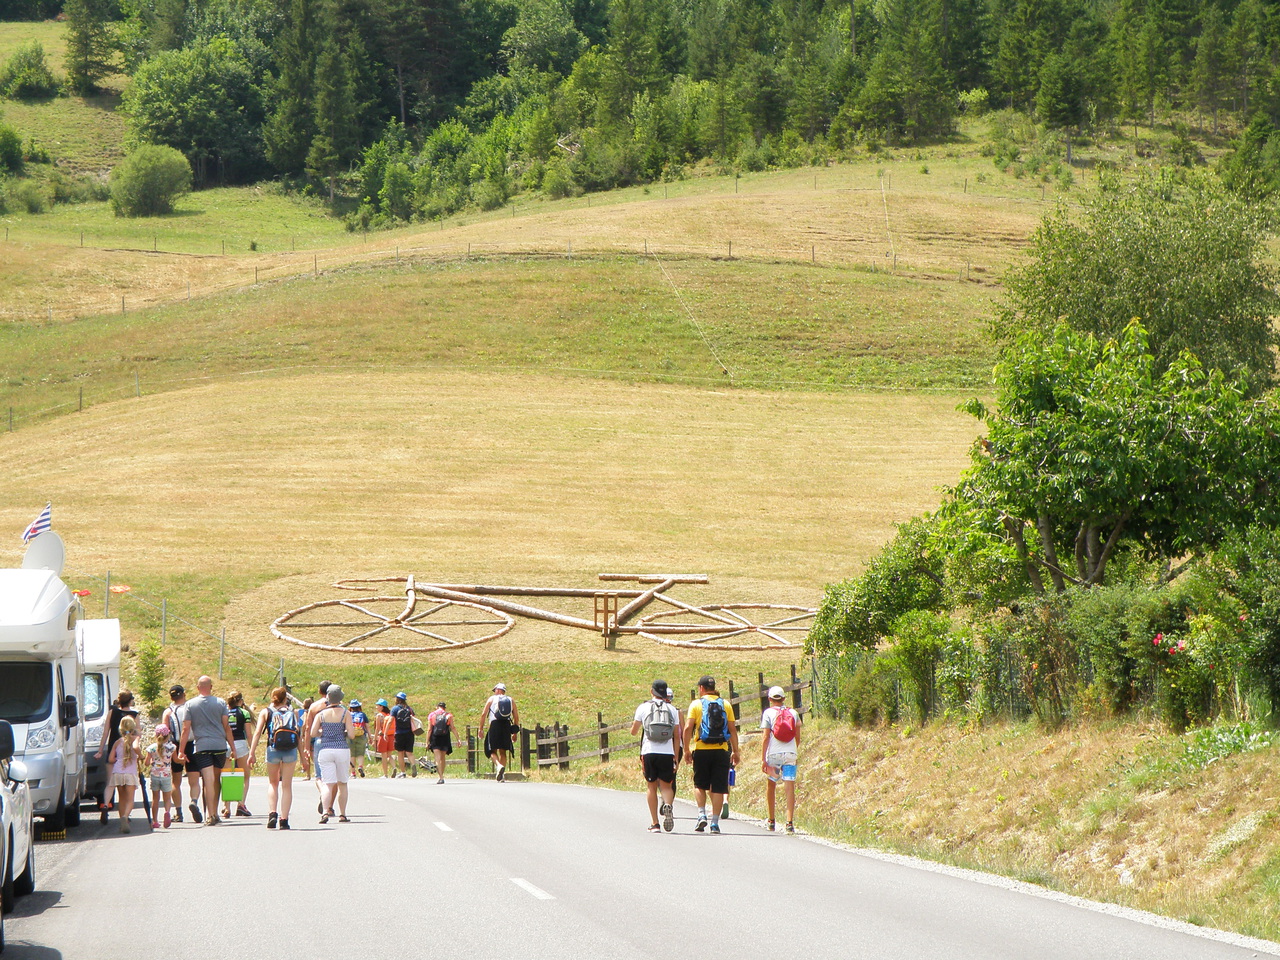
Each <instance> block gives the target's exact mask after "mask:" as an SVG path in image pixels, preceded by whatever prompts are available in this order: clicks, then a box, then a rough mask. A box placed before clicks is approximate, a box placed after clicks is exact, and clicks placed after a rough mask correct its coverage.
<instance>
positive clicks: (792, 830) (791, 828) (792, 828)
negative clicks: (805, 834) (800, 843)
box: [787, 820, 796, 833]
mask: <svg viewBox="0 0 1280 960" xmlns="http://www.w3.org/2000/svg"><path fill="white" fill-rule="evenodd" d="M795 832H796V825H795V824H794V823H792V822H791V821H790V820H788V821H787V833H795Z"/></svg>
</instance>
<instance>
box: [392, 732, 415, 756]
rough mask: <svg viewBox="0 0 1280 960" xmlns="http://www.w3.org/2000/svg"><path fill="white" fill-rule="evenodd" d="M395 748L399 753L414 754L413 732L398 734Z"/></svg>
mask: <svg viewBox="0 0 1280 960" xmlns="http://www.w3.org/2000/svg"><path fill="white" fill-rule="evenodd" d="M395 748H396V751H397V752H400V751H404V752H405V753H413V732H412V731H410V732H409V733H397V734H396V741H395Z"/></svg>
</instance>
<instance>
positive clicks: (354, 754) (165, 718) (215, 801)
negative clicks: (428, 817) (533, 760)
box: [97, 676, 520, 833]
mask: <svg viewBox="0 0 1280 960" xmlns="http://www.w3.org/2000/svg"><path fill="white" fill-rule="evenodd" d="M196 689H197V691H198V696H195V697H191V698H188V697H187V693H186V688H185V687H183V685H182V684H174V685H173V686H172V687H170V688H169V700H170V703H169V705H168V706H167V707H166V708H165V710H164V712H163V714H162V715H161V718H160V723H159V724H157V725H156V727H155V730H154V742H153V743H151V744H149V745H148V746H146V747H145V748H143V747H142V745H141V742H140V718H139V715H138V711H137V710H136V709H135V708H134V705H133V704H134V697H133V694H132V693H131V692H129V691H128V690H122V691H121V693H120V695H119V696H118V697H117V698H116V701H115V703H113V704H112V706H111V709H110V712H109V714H108V716H107V718H106V724H105V733H106V737H105V739H104V743H103V744H102V746H101V747H100V748H99V751H98V753H97V756H98V757H102V756H104V755H105V756H106V757H107V762H108V765H109V775H108V780H107V790H106V795H105V796H104V798H103V801H102V804H101V815H102V822H103V823H104V824H105V823H107V822H108V819H109V815H110V811H111V809H113V808H114V809H115V810H116V812H117V814H118V816H119V819H120V831H121V832H122V833H128V832H130V827H129V817H130V814H131V812H132V810H133V806H134V799H135V795H136V792H137V791H138V790H139V788H140V787H143V786H144V785H145V781H143V780H142V779H141V778H143V777H146V778H148V779H149V782H150V786H151V792H152V794H153V795H154V797H155V803H154V807H153V808H152V821H151V825H152V827H153V828H154V829H161V828H165V829H167V828H168V827H169V826H170V825H171V824H173V823H182V822H183V819H184V817H183V802H182V781H183V778H184V777H185V779H186V781H187V785H188V802H187V805H186V810H187V812H188V813H189V814H190V817H191V820H192V821H193V822H194V823H203V824H206V825H208V826H216V825H218V824H220V823H221V822H222V821H223V820H225V819H228V818H230V817H231V816H232V815H233V814H232V811H231V803H230V801H229V799H228V798H224V796H223V781H222V777H223V773H224V772H233V771H234V772H238V773H240V774H241V776H242V777H243V787H242V791H241V792H240V794H239V797H238V799H236V800H235V813H234V816H237V817H251V816H252V814H251V813H250V811H249V808H248V806H247V803H246V798H247V796H248V792H249V781H250V777H251V774H252V772H253V771H254V769H255V768H256V767H257V764H258V763H259V756H260V755H259V752H258V751H259V747H260V746H264V745H265V752H264V754H262V755H261V756H262V760H261V762H262V763H263V764H264V765H265V767H266V774H267V805H268V807H269V810H268V813H267V824H266V825H267V827H268V829H272V830H276V829H278V830H288V829H290V824H289V816H290V813H291V812H292V807H293V781H294V776H295V773H296V771H297V769H298V767H299V766H301V767H302V772H303V774H304V779H307V780H310V779H312V773H313V772H314V779H315V782H316V784H317V789H318V791H319V802H318V803H317V812H318V813H319V815H320V822H321V823H322V824H323V823H328V822H329V821H330V820H331V819H333V818H335V817H336V819H337V821H338V822H339V823H349V822H350V819H349V817H348V816H347V800H348V786H347V785H348V783H349V781H350V780H351V778H352V777H363V776H365V758H366V756H367V755H368V753H369V752H370V750H374V751H376V752H377V754H378V756H379V758H380V760H381V764H382V773H383V776H384V777H405V776H417V774H418V769H419V766H420V765H421V766H422V767H423V768H425V769H428V770H431V771H434V772H435V774H436V782H437V783H444V775H445V768H446V764H447V763H448V758H449V755H450V754H452V753H453V748H454V746H455V745H458V743H459V738H458V731H457V726H456V724H455V719H454V715H453V714H452V713H450V712H449V709H448V706H447V705H446V703H445V701H443V700H441V701H439V702H438V703H437V704H436V706H435V708H434V709H433V710H431V711H430V712H429V713H428V714H427V716H426V719H425V723H424V722H423V721H422V720H421V719H419V717H418V714H417V712H416V711H415V710H414V709H413V708H412V707H411V706H410V705H409V699H408V695H407V694H406V693H405V692H404V691H401V692H399V693H397V694H396V695H395V697H394V703H390V702H388V701H387V700H386V699H385V698H379V699H378V701H377V703H376V704H375V711H374V714H373V717H372V719H370V717H369V716H368V715H367V714H365V712H364V710H363V707H362V705H361V703H360V701H359V700H356V699H352V700H350V701H349V702H344V694H343V690H342V688H341V687H339V686H338V685H337V684H334V683H331V682H329V681H327V680H326V681H324V682H322V683H321V684H320V685H319V688H318V694H319V695H318V696H317V697H316V698H308V699H306V700H305V701H303V702H302V704H301V705H300V706H297V707H295V706H293V702H296V701H292V698H291V695H290V693H289V691H288V690H287V689H286V688H285V687H276V688H275V689H274V690H272V691H271V694H270V703H269V704H268V705H267V706H265V707H263V708H262V709H261V710H259V711H258V712H257V714H256V715H255V714H254V713H253V712H252V711H251V710H249V709H248V708H247V707H246V706H245V703H244V698H243V696H241V694H240V693H239V691H236V690H232V691H231V692H230V693H228V695H227V698H226V699H225V700H223V699H222V698H220V697H217V696H214V694H213V680H212V678H210V677H207V676H204V677H200V678H199V680H197V681H196ZM291 701H292V702H291ZM519 723H520V717H519V712H518V709H517V708H516V705H515V703H514V701H513V700H512V699H511V698H510V697H509V696H508V695H507V692H506V686H505V684H501V683H499V684H497V685H495V686H494V689H493V694H492V695H491V696H490V697H489V698H488V700H486V701H485V705H484V709H483V710H482V711H481V722H480V731H481V736H482V737H483V738H484V742H485V754H486V756H490V757H493V759H494V762H495V765H496V769H497V779H498V780H499V781H501V780H503V779H504V777H505V770H506V766H507V763H508V758H509V752H510V751H511V749H512V745H513V742H514V737H515V735H516V733H517V732H518V731H519ZM419 737H425V738H426V746H427V750H428V751H429V752H430V753H431V754H432V755H433V757H434V760H433V761H428V760H427V759H426V758H421V759H419V760H418V761H417V762H416V763H415V762H414V750H415V743H416V741H417V738H419ZM371 741H372V743H371ZM113 795H114V797H115V801H114V803H113ZM144 797H145V794H144ZM219 810H220V811H221V812H219Z"/></svg>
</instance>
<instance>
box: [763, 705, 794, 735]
mask: <svg viewBox="0 0 1280 960" xmlns="http://www.w3.org/2000/svg"><path fill="white" fill-rule="evenodd" d="M769 733H770V735H771V736H772V737H773V739H774V740H777V741H778V742H779V743H790V742H791V741H792V740H794V739H795V738H796V715H795V711H793V710H792V709H791V708H790V707H779V708H778V715H777V716H776V717H774V718H773V727H772V728H771V729H770V731H769Z"/></svg>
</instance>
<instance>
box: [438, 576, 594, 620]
mask: <svg viewBox="0 0 1280 960" xmlns="http://www.w3.org/2000/svg"><path fill="white" fill-rule="evenodd" d="M417 589H418V592H419V593H423V594H426V595H427V596H431V597H439V598H440V599H442V600H464V601H465V600H467V599H468V594H465V593H459V592H456V591H453V590H445V589H443V588H441V587H437V586H435V585H433V584H426V583H420V584H418V587H417ZM484 606H487V607H492V608H493V609H495V610H501V611H503V612H504V613H510V614H514V615H516V616H519V617H528V618H530V619H531V620H546V621H548V622H549V623H558V624H560V625H561V626H563V627H577V628H578V629H580V630H595V629H596V625H595V624H594V623H593V622H592V621H590V620H585V619H583V618H582V617H570V616H568V615H566V614H563V613H556V612H555V611H553V610H539V609H538V608H537V607H530V606H526V605H525V604H523V603H513V602H512V601H510V600H499V599H497V598H495V597H486V598H485V602H484Z"/></svg>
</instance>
